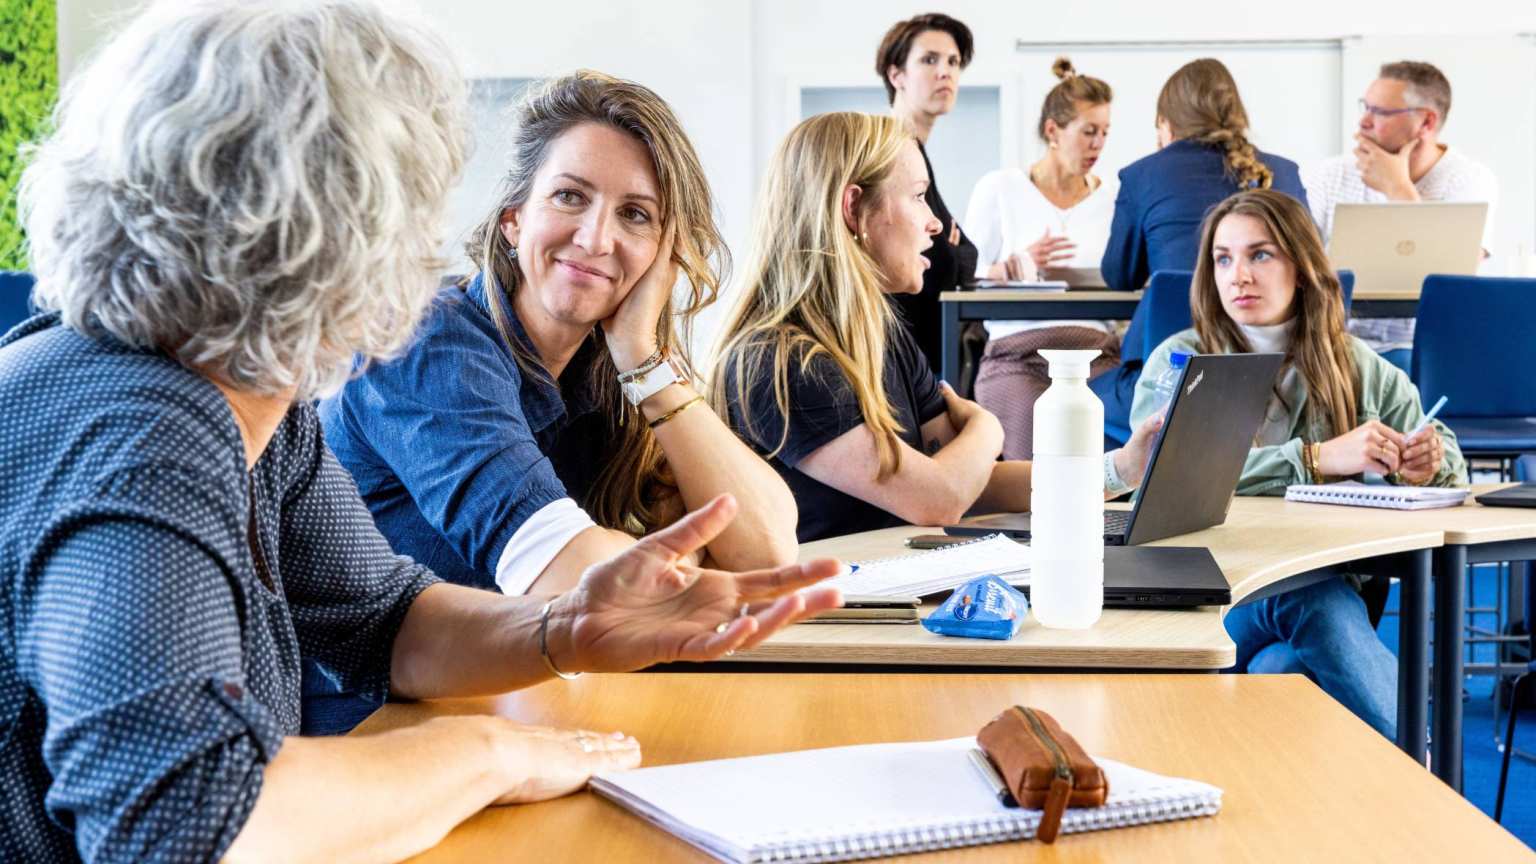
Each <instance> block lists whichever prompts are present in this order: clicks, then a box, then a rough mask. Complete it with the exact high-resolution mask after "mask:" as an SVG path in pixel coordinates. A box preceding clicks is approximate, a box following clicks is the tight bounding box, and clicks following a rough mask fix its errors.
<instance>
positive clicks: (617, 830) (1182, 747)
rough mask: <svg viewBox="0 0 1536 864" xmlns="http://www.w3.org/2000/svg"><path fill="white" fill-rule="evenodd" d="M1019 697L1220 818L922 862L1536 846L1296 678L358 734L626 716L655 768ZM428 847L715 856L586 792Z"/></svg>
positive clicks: (594, 697)
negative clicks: (1176, 784) (1207, 800)
mask: <svg viewBox="0 0 1536 864" xmlns="http://www.w3.org/2000/svg"><path fill="white" fill-rule="evenodd" d="M1012 704H1024V705H1033V706H1038V707H1040V708H1044V709H1046V710H1047V711H1050V712H1051V713H1052V714H1054V715H1055V716H1056V717H1057V718H1058V719H1059V720H1060V721H1061V722H1062V724H1063V725H1064V726H1065V727H1066V728H1067V729H1069V730H1071V732H1072V733H1073V734H1074V735H1075V736H1076V737H1077V738H1078V740H1080V741H1081V742H1082V743H1083V745H1084V746H1085V747H1086V748H1087V749H1088V750H1089V751H1090V752H1092V753H1095V754H1098V755H1102V756H1105V757H1108V758H1112V759H1117V760H1121V761H1124V762H1129V763H1131V764H1133V765H1136V766H1138V767H1141V768H1146V769H1148V770H1151V771H1157V772H1160V773H1164V774H1171V775H1175V776H1180V777H1188V778H1191V779H1196V780H1202V781H1205V782H1207V783H1212V784H1215V785H1216V786H1219V787H1221V788H1222V790H1223V792H1224V794H1223V799H1222V812H1221V813H1220V814H1219V815H1217V816H1215V817H1211V818H1205V819H1196V820H1190V821H1184V822H1173V823H1167V824H1162V825H1145V826H1139V827H1136V828H1123V829H1117V830H1112V831H1101V832H1095V833H1090V834H1078V835H1063V836H1062V837H1061V839H1059V840H1058V841H1057V842H1056V844H1055V845H1054V846H1042V845H1039V844H1033V843H1032V844H1031V845H1030V846H1029V847H1028V848H1020V847H1017V846H1013V847H1004V846H981V847H974V848H971V849H962V850H955V851H952V852H942V853H930V854H927V855H924V856H911V857H910V858H907V859H904V860H912V861H933V862H938V861H956V862H981V861H997V860H1018V859H1017V857H1009V858H1004V857H1003V856H1004V855H1007V856H1021V855H1029V856H1032V857H1031V858H1030V860H1041V861H1060V862H1073V861H1084V862H1087V861H1095V862H1097V861H1133V860H1134V861H1138V862H1160V861H1168V862H1186V861H1213V862H1229V861H1243V860H1255V861H1284V860H1294V861H1356V860H1379V861H1517V860H1532V858H1533V857H1536V856H1532V854H1531V851H1530V850H1529V849H1527V848H1526V847H1525V846H1524V845H1522V844H1521V843H1520V841H1519V840H1517V839H1516V838H1515V837H1513V836H1512V835H1510V834H1509V833H1508V832H1506V831H1505V830H1504V829H1503V828H1501V827H1499V826H1498V825H1496V824H1495V823H1494V822H1493V821H1492V820H1490V819H1488V818H1487V817H1486V816H1484V815H1483V814H1482V813H1481V812H1479V811H1478V810H1477V809H1476V808H1474V807H1473V806H1472V805H1470V804H1468V803H1467V802H1466V801H1464V800H1462V799H1461V798H1460V797H1459V796H1457V795H1456V794H1455V793H1454V792H1452V791H1451V790H1450V789H1448V788H1447V787H1446V786H1445V785H1444V784H1442V783H1439V782H1437V781H1436V780H1434V778H1432V777H1431V776H1430V775H1429V774H1427V773H1425V771H1424V770H1423V768H1422V767H1421V766H1420V765H1418V764H1416V763H1415V762H1414V761H1413V760H1412V759H1410V758H1408V757H1407V756H1405V755H1404V754H1402V753H1400V752H1398V751H1397V750H1395V749H1394V748H1393V747H1392V746H1391V745H1390V744H1388V743H1387V742H1386V741H1384V740H1382V738H1381V736H1379V735H1377V734H1376V733H1374V732H1373V731H1371V729H1370V728H1369V727H1368V726H1366V725H1365V724H1363V723H1361V722H1360V721H1359V720H1357V719H1355V718H1354V717H1353V716H1352V715H1350V714H1349V712H1347V711H1346V710H1344V709H1343V708H1342V707H1340V706H1339V705H1338V704H1337V703H1335V702H1334V701H1333V700H1332V699H1329V698H1328V697H1327V696H1326V695H1324V694H1323V693H1322V691H1320V690H1318V689H1317V688H1316V687H1315V686H1313V685H1312V684H1311V683H1310V682H1309V681H1307V680H1306V679H1305V678H1303V677H1301V676H1293V675H1283V676H1266V675H1220V676H1218V675H1194V676H1191V675H1050V676H1027V675H989V676H952V675H880V676H859V675H716V674H698V675H665V674H634V675H589V676H585V677H583V678H581V679H580V680H577V681H574V682H561V681H555V682H550V683H547V684H543V685H540V686H538V687H534V688H531V689H529V690H526V691H522V692H519V693H513V694H508V695H506V696H502V697H499V698H496V699H487V700H454V701H443V702H430V703H416V704H396V705H387V706H385V707H384V708H383V709H381V710H380V711H379V712H378V713H376V714H374V715H373V716H372V717H371V718H369V719H368V720H367V721H366V722H364V723H363V725H362V726H360V727H359V728H358V730H357V731H356V732H355V733H353V734H369V733H373V732H379V731H383V730H385V729H390V728H397V727H401V726H406V725H413V724H416V723H420V722H423V721H424V720H426V719H427V718H429V717H432V716H436V715H442V714H463V713H484V712H495V713H498V714H502V715H504V716H507V717H511V718H514V719H516V720H518V721H520V722H525V723H536V724H545V725H557V726H575V727H584V728H589V729H594V730H610V729H622V730H623V731H625V732H628V733H630V734H632V735H635V736H636V737H638V738H639V739H640V742H641V746H642V747H643V748H644V753H645V763H646V764H648V765H658V764H667V763H674V762H685V761H695V760H700V759H716V758H724V757H731V756H749V755H757V754H762V753H773V752H782V751H785V750H798V749H808V748H815V747H833V746H842V745H848V744H863V743H874V742H889V741H919V740H931V739H939V738H952V737H957V736H960V735H968V734H974V733H975V731H976V730H977V729H979V728H981V726H982V724H983V723H985V722H986V721H987V720H988V719H990V718H991V717H992V716H993V715H994V714H996V713H997V712H998V711H1000V710H1002V709H1004V708H1006V707H1007V706H1009V705H1012ZM416 860H419V861H422V862H451V861H474V862H480V861H539V862H563V861H571V862H588V861H603V862H642V864H656V862H673V861H685V862H686V861H707V860H710V859H708V858H707V857H706V856H705V855H704V854H703V853H701V852H698V851H697V850H695V849H694V848H693V847H691V846H688V845H687V844H685V843H683V842H682V841H681V840H678V839H677V838H675V837H673V836H672V835H670V834H667V833H665V832H663V831H661V830H660V829H657V828H653V827H651V826H650V825H649V824H647V823H645V822H643V821H641V820H640V819H639V818H637V817H635V816H632V815H631V814H629V813H627V812H625V811H623V810H621V809H619V808H618V807H617V806H615V805H613V804H611V803H609V802H608V801H606V800H603V799H600V798H598V797H597V796H596V795H593V794H591V793H587V792H584V793H580V794H577V795H572V796H569V797H566V798H562V799H558V800H555V801H549V802H544V803H540V804H532V805H523V806H517V807H502V808H492V809H488V810H486V811H483V812H481V813H480V814H478V815H476V816H474V817H472V818H471V819H469V820H468V821H466V822H465V823H464V824H463V825H461V826H459V828H458V829H456V830H455V831H453V832H452V833H451V834H449V835H448V837H447V838H446V839H445V840H444V841H443V842H442V844H440V845H439V846H437V847H436V848H434V849H432V850H430V851H429V852H427V853H426V854H424V855H422V856H420V857H419V858H418V859H416Z"/></svg>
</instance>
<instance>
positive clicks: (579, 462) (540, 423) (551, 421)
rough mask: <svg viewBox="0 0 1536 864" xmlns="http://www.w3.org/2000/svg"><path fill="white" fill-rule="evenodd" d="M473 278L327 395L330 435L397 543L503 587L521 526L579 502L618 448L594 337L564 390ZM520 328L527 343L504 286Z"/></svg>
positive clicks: (476, 581) (462, 574)
mask: <svg viewBox="0 0 1536 864" xmlns="http://www.w3.org/2000/svg"><path fill="white" fill-rule="evenodd" d="M486 290H487V289H486V285H485V282H484V280H483V278H482V277H481V276H476V277H475V278H474V279H473V280H472V281H471V282H470V284H469V285H468V286H467V287H465V288H462V289H461V288H458V287H453V288H448V289H445V290H444V291H443V292H442V293H441V294H440V295H439V296H438V298H437V300H436V301H435V302H434V304H433V308H432V310H431V312H430V313H429V314H428V316H427V319H426V321H424V322H423V324H422V327H421V330H420V332H419V333H418V335H417V338H416V341H415V342H414V343H412V345H411V347H410V348H409V349H408V351H407V352H406V354H405V355H404V356H402V357H400V358H399V359H397V360H394V361H391V362H389V363H382V364H374V365H372V366H370V367H369V368H368V369H367V370H366V371H365V372H364V373H363V374H362V375H361V376H360V377H358V378H355V379H353V380H352V381H350V382H348V384H347V386H346V388H345V389H343V390H342V392H341V393H339V394H338V395H336V396H333V397H331V398H329V399H326V400H325V401H323V402H321V403H320V419H321V422H322V424H323V425H324V427H325V439H326V442H327V443H328V444H330V446H331V449H332V450H333V451H334V452H335V453H336V458H337V459H339V460H341V464H342V465H343V466H345V467H346V469H347V470H348V471H350V472H352V476H353V478H355V479H356V480H357V485H358V490H359V491H360V492H361V493H362V496H363V501H364V502H365V503H366V504H367V505H368V509H369V511H371V512H372V513H373V518H374V522H375V523H377V524H378V526H379V530H380V532H382V533H383V534H384V536H385V537H386V538H388V540H389V542H390V545H391V546H393V547H394V549H395V551H396V552H399V553H400V554H402V555H409V556H410V557H412V558H414V559H416V560H417V561H420V562H421V563H422V564H425V565H426V566H428V567H430V568H431V569H432V571H433V572H435V573H436V574H438V575H439V576H441V577H443V578H444V579H447V580H449V581H452V582H457V583H459V584H462V585H471V586H476V587H480V588H487V589H491V590H495V588H496V581H495V574H496V562H497V560H498V559H499V558H500V556H501V551H502V549H503V548H504V547H505V546H506V545H507V541H508V540H510V539H511V537H512V534H513V533H514V532H516V530H517V528H518V527H519V526H520V525H522V524H523V522H525V521H527V519H528V517H530V516H532V515H533V514H534V513H537V512H538V511H539V510H540V509H541V508H543V507H544V506H546V505H548V504H550V503H552V502H554V501H558V500H560V499H561V498H567V497H569V498H573V499H575V501H576V502H577V503H578V504H581V503H583V501H584V499H585V497H586V493H587V491H588V490H589V489H590V488H591V485H592V482H593V480H594V479H595V478H596V476H597V472H598V470H599V469H600V468H601V466H602V464H603V461H604V459H605V457H606V454H607V453H608V452H610V448H611V446H612V443H611V437H612V436H611V434H610V433H609V431H608V425H607V424H606V422H605V421H604V419H603V417H602V416H601V414H600V413H599V412H598V411H597V410H596V409H595V407H594V402H593V398H592V395H591V394H592V393H593V387H592V385H591V383H590V376H591V374H592V367H593V364H594V362H595V361H596V359H597V358H598V356H599V354H598V352H600V351H601V350H603V349H602V348H601V346H599V345H598V344H597V343H596V338H595V337H589V338H588V340H587V341H586V342H585V343H583V345H582V347H581V348H580V349H579V350H578V351H577V352H576V355H575V356H574V357H573V358H572V359H571V362H570V364H568V365H567V367H566V368H565V370H564V371H563V372H562V373H561V375H560V381H559V384H558V386H557V385H556V383H554V382H551V381H550V380H548V379H547V378H546V377H544V376H542V375H529V374H525V373H524V371H523V369H522V367H520V366H518V364H517V361H516V360H515V359H514V358H513V355H512V351H511V349H510V348H509V347H508V346H507V344H506V341H505V340H504V339H503V338H502V337H501V334H500V333H498V332H497V330H496V324H495V321H494V320H493V319H492V318H491V310H490V307H489V306H488V305H487V300H486ZM503 302H504V304H505V308H506V309H507V310H508V312H509V315H508V317H509V318H510V319H511V324H512V328H513V330H514V331H515V336H516V337H517V338H518V339H519V340H521V341H522V342H523V344H525V345H527V344H530V343H529V342H528V338H527V333H526V331H524V330H523V327H522V324H521V323H520V322H519V321H518V320H517V316H516V315H515V314H511V306H512V304H511V299H510V298H509V297H506V295H503Z"/></svg>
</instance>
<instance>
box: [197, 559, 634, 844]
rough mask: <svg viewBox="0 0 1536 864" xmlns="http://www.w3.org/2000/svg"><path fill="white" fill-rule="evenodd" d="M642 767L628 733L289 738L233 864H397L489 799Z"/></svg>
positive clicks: (569, 786) (503, 728)
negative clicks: (250, 863) (293, 863)
mask: <svg viewBox="0 0 1536 864" xmlns="http://www.w3.org/2000/svg"><path fill="white" fill-rule="evenodd" d="M466 590H467V589H466ZM482 593H483V592H482ZM639 764H640V745H639V743H637V742H636V741H635V739H633V738H630V737H627V736H623V735H614V734H601V733H597V732H587V731H581V730H563V729H546V728H541V727H525V726H518V725H517V724H514V723H512V722H510V721H508V720H505V719H503V718H500V717H489V716H467V717H439V718H435V719H433V720H430V721H428V722H426V723H423V724H421V725H420V726H416V727H413V728H409V729H398V730H394V731H390V732H385V733H382V734H378V735H367V736H359V737H351V738H298V737H292V738H286V739H284V741H283V745H282V749H281V750H280V751H279V752H278V754H277V756H276V757H274V758H273V759H272V761H271V762H269V763H267V765H266V766H265V768H264V769H263V771H262V775H263V776H262V784H261V792H260V794H259V795H258V796H257V798H256V805H255V807H254V808H252V810H251V813H250V817H249V818H248V819H247V820H246V822H245V825H244V826H243V827H242V828H241V829H240V833H239V834H238V835H237V836H236V837H235V841H234V843H233V844H231V845H230V847H229V849H228V851H227V852H226V854H225V856H224V860H225V861H229V862H242V861H300V862H302V861H324V862H331V861H346V862H352V861H356V862H373V861H380V862H383V861H399V860H402V859H404V858H408V857H410V856H412V855H415V854H417V853H418V852H422V851H424V850H426V849H428V848H430V847H432V846H433V845H435V844H436V843H437V842H438V841H440V840H442V838H443V836H444V835H446V834H447V833H448V831H449V830H450V829H452V828H453V827H454V826H455V825H457V824H459V823H460V822H462V821H464V820H465V819H467V818H468V817H470V816H472V815H474V814H475V813H477V812H479V811H480V810H481V809H482V808H484V807H485V806H487V805H489V804H492V803H501V804H511V803H519V802H529V801H541V800H544V799H546V798H554V797H557V796H560V795H565V794H567V793H570V792H574V791H576V790H577V789H579V788H581V787H582V786H584V785H585V784H586V782H587V779H588V778H589V777H591V776H592V775H593V774H596V773H599V772H602V771H611V770H623V769H626V768H634V767H636V766H637V765H639Z"/></svg>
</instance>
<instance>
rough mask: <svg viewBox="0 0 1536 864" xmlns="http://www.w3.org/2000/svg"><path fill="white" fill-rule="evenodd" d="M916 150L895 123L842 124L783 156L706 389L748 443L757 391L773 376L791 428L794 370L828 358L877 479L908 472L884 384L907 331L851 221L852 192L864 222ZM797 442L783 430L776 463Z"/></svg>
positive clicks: (789, 141) (808, 136)
mask: <svg viewBox="0 0 1536 864" xmlns="http://www.w3.org/2000/svg"><path fill="white" fill-rule="evenodd" d="M911 142H912V137H911V135H910V134H909V133H907V132H905V131H904V130H903V129H902V127H901V124H900V123H898V122H897V121H896V120H894V119H892V118H890V117H875V116H871V115H868V114H856V113H852V112H840V113H834V114H822V115H819V116H816V117H812V118H810V119H809V120H806V121H804V122H802V123H801V124H800V125H798V126H796V127H795V128H794V129H793V130H792V131H791V132H790V133H789V135H788V137H786V138H785V139H784V142H783V143H782V144H780V145H779V148H778V151H777V152H776V153H775V154H774V158H773V163H772V165H770V166H769V169H768V176H767V177H766V178H765V180H764V183H763V188H762V192H761V194H760V196H759V202H760V203H759V205H758V209H757V218H756V223H755V226H754V229H753V244H752V256H751V258H750V262H749V264H748V266H747V278H746V280H745V282H744V285H743V288H742V292H741V296H740V297H739V298H738V299H737V301H736V303H735V305H734V307H733V308H732V309H731V311H730V313H729V314H728V316H727V317H726V320H725V322H724V324H723V326H722V328H721V336H720V341H719V346H718V348H717V349H716V363H715V368H714V370H713V374H712V376H711V381H710V386H709V396H710V401H711V404H712V405H713V406H714V408H715V411H716V412H717V413H719V414H720V416H722V417H729V416H731V415H730V411H729V408H730V406H731V405H732V404H734V405H736V406H737V407H738V409H739V414H740V416H741V418H742V423H743V424H745V426H746V428H747V430H748V432H749V434H750V432H751V428H752V427H751V423H752V421H751V418H752V416H753V415H752V409H751V407H750V404H749V401H750V391H751V388H752V384H753V382H754V381H760V380H762V378H764V377H769V376H771V379H772V382H773V394H774V401H775V404H776V405H777V407H778V409H779V414H780V415H781V416H782V417H784V418H786V420H787V418H788V416H789V411H790V405H789V392H788V391H789V367H790V364H791V363H796V364H798V367H799V373H800V374H801V375H806V374H809V373H810V371H811V367H812V362H813V361H814V360H816V359H817V358H819V357H826V358H830V359H831V361H832V362H833V363H835V364H836V365H837V368H838V370H839V371H840V372H841V373H842V375H843V376H844V377H845V378H846V379H847V380H848V382H849V384H850V386H851V387H852V389H853V392H854V394H855V396H856V398H857V399H858V403H859V411H860V413H861V414H862V415H863V418H864V423H865V425H867V426H868V427H869V430H870V432H872V433H873V434H874V438H875V450H876V453H877V455H878V457H879V461H880V469H879V474H878V476H879V478H880V479H884V478H886V477H888V476H890V475H891V474H893V473H894V472H895V471H896V470H898V469H899V468H900V465H901V456H900V449H899V447H898V442H899V440H900V439H899V437H898V436H899V435H900V434H901V432H902V431H903V430H902V428H901V425H900V424H899V423H898V422H897V421H896V417H895V414H894V412H893V411H892V409H891V404H890V400H889V399H888V398H887V397H886V394H885V387H884V383H883V382H884V372H885V348H886V340H887V339H888V338H889V335H888V334H889V331H890V328H891V327H893V326H901V325H900V324H899V323H898V322H897V321H896V318H895V316H894V314H893V313H892V311H891V308H890V304H889V303H887V302H886V299H885V296H884V294H883V293H882V291H881V285H882V283H883V280H882V277H881V274H880V270H879V267H878V266H877V265H876V263H875V260H874V258H873V257H871V256H870V254H869V252H868V251H867V250H866V249H865V248H864V246H863V245H862V244H861V243H860V242H859V240H858V239H857V238H856V237H855V235H854V233H853V232H852V231H850V230H849V229H848V226H847V224H846V223H845V222H844V221H843V214H842V201H843V190H844V189H846V188H847V187H848V186H849V185H853V186H857V187H859V188H860V189H862V190H863V195H862V196H861V198H860V202H859V211H860V213H864V212H868V210H869V208H870V207H872V206H874V205H875V204H877V203H878V202H879V201H880V199H881V195H882V190H881V186H882V184H883V183H884V182H885V180H886V178H887V177H889V176H890V174H891V172H892V169H893V168H894V166H895V165H896V162H897V159H898V157H899V156H900V155H901V152H902V148H903V147H907V146H911ZM860 221H862V216H861V217H860ZM788 434H789V424H788V423H787V422H786V423H785V424H784V430H783V434H782V435H781V436H780V438H779V442H778V444H777V446H776V447H775V448H774V450H773V453H775V454H776V453H778V451H779V450H781V449H783V447H784V443H785V441H786V440H787V438H788Z"/></svg>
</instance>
